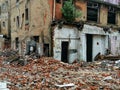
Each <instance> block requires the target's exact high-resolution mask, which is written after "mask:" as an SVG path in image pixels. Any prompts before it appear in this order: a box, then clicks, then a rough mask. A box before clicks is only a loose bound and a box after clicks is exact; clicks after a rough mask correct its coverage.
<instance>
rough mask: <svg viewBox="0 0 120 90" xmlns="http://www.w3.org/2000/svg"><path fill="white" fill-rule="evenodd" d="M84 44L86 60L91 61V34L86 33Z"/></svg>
mask: <svg viewBox="0 0 120 90" xmlns="http://www.w3.org/2000/svg"><path fill="white" fill-rule="evenodd" d="M86 39H87V40H86V44H87V45H86V46H87V53H86V55H87V62H92V46H93V37H92V35H91V34H87V35H86Z"/></svg>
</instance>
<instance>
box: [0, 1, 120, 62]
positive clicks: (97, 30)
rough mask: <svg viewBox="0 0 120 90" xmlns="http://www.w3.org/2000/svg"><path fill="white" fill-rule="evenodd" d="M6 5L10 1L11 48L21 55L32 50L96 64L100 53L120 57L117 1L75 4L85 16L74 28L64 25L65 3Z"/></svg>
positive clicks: (62, 58)
mask: <svg viewBox="0 0 120 90" xmlns="http://www.w3.org/2000/svg"><path fill="white" fill-rule="evenodd" d="M6 1H9V2H8V4H9V5H8V8H9V12H10V13H9V17H8V18H9V19H10V23H9V24H8V25H6V27H8V26H9V30H7V31H9V32H10V33H11V48H12V49H18V50H19V53H20V54H22V55H25V54H30V51H31V50H33V51H35V52H37V53H39V55H40V56H42V55H45V56H51V55H53V57H54V58H55V59H58V60H61V61H63V62H68V63H72V62H73V61H74V60H84V61H88V62H89V61H94V59H95V56H96V55H97V54H98V53H101V54H103V55H105V54H106V51H107V50H110V52H111V54H113V55H120V6H119V5H118V4H119V2H118V0H117V1H116V2H114V0H113V2H114V3H112V2H111V3H110V1H109V0H104V1H101V0H100V1H99V0H75V1H74V2H73V4H74V6H75V7H76V8H77V9H78V10H80V11H81V12H82V16H81V17H80V18H76V20H75V23H74V21H73V25H68V24H66V23H64V21H62V20H63V18H64V16H63V14H62V11H61V8H62V7H63V5H64V2H65V1H66V0H46V1H44V0H42V1H40V0H6ZM108 2H109V3H108ZM2 4H3V2H2V0H1V6H2ZM2 19H3V18H2ZM9 19H8V20H9ZM61 22H62V25H61V26H62V27H61V28H59V25H60V23H61ZM1 23H3V22H2V21H1ZM3 24H4V23H3ZM50 24H51V26H50ZM1 25H2V24H1ZM1 31H4V30H2V29H1Z"/></svg>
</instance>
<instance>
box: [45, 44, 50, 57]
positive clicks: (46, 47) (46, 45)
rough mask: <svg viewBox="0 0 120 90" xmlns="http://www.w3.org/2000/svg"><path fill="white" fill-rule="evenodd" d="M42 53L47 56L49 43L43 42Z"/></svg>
mask: <svg viewBox="0 0 120 90" xmlns="http://www.w3.org/2000/svg"><path fill="white" fill-rule="evenodd" d="M44 55H45V56H48V57H49V44H44Z"/></svg>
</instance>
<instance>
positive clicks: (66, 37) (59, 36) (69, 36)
mask: <svg viewBox="0 0 120 90" xmlns="http://www.w3.org/2000/svg"><path fill="white" fill-rule="evenodd" d="M54 34H55V35H54V47H53V48H54V58H55V59H57V60H61V53H62V51H61V48H62V46H61V43H62V41H68V42H69V47H68V51H69V50H71V49H76V50H77V52H76V53H70V52H69V55H68V59H69V63H72V62H73V61H74V60H75V59H79V58H80V57H79V56H78V53H79V51H78V50H79V47H78V45H79V43H80V41H79V40H77V39H76V40H75V39H73V38H79V33H78V30H77V29H76V28H73V27H66V26H65V27H63V28H62V29H58V28H55V32H54Z"/></svg>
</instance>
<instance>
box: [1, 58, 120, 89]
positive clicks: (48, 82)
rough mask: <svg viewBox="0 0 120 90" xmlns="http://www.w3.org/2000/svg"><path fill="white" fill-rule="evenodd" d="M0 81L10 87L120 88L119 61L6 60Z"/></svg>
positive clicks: (2, 66) (2, 60)
mask: <svg viewBox="0 0 120 90" xmlns="http://www.w3.org/2000/svg"><path fill="white" fill-rule="evenodd" d="M3 62H4V57H1V58H0V72H1V73H0V82H6V83H7V87H8V88H9V89H10V90H120V61H119V60H118V61H107V60H105V61H96V62H92V63H87V62H83V61H81V62H79V63H74V64H67V63H63V62H61V61H58V60H54V59H53V58H52V57H42V58H40V59H34V60H33V59H32V60H30V59H29V61H28V62H27V64H26V65H24V66H21V65H17V64H15V63H12V64H9V63H3Z"/></svg>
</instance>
